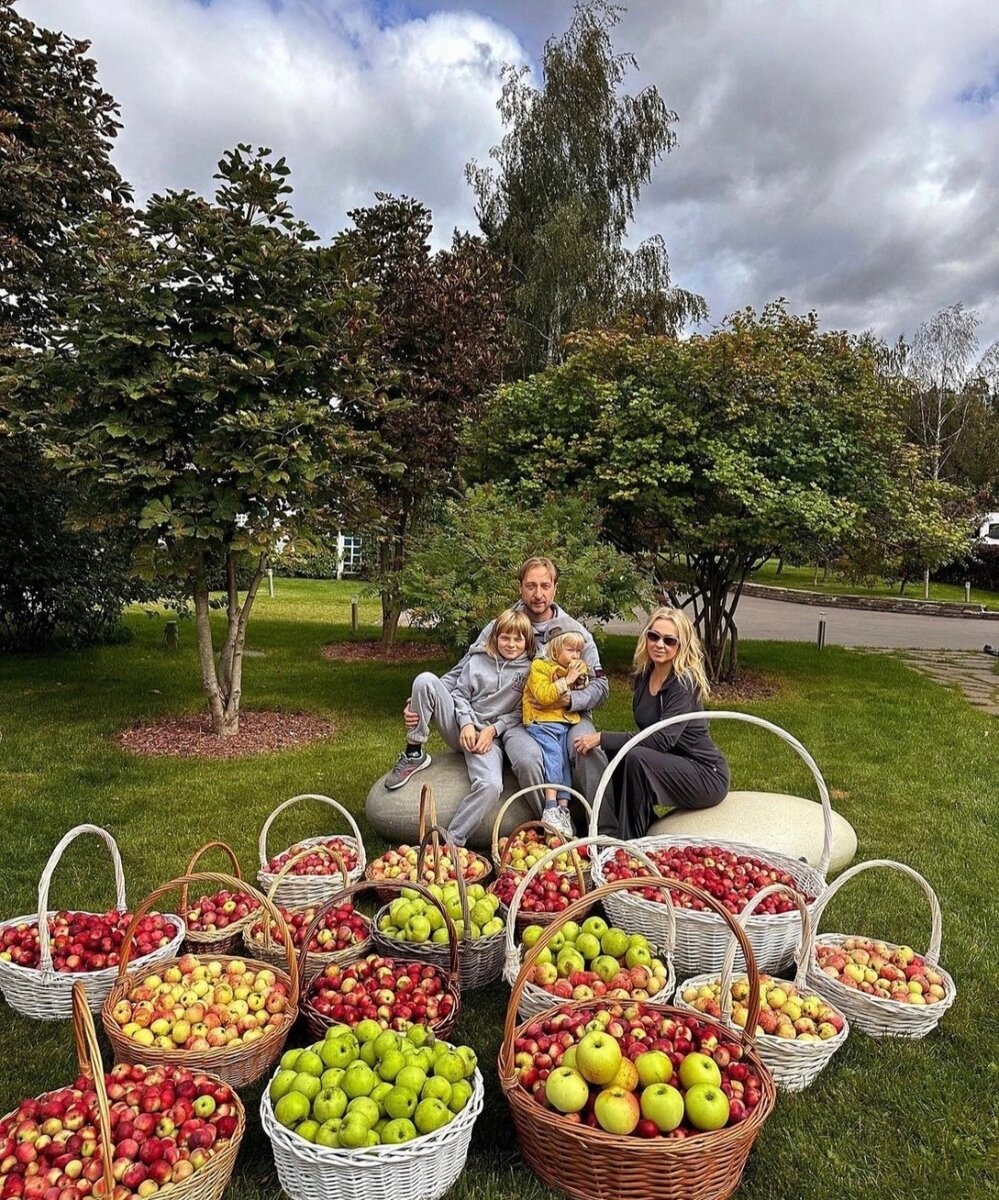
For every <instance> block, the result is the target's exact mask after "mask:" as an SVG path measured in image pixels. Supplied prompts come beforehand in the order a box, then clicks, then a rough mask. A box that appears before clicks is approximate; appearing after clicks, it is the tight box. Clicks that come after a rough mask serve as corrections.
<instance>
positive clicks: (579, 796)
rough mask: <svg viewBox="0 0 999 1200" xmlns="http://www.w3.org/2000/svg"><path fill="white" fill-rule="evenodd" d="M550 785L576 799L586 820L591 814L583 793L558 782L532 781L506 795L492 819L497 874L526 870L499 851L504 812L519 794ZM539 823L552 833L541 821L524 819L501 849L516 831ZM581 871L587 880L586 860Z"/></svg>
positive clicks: (507, 844) (539, 789)
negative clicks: (494, 817)
mask: <svg viewBox="0 0 999 1200" xmlns="http://www.w3.org/2000/svg"><path fill="white" fill-rule="evenodd" d="M552 787H555V788H558V790H559V791H560V792H568V793H569V796H570V798H571V799H573V800H577V801H578V802H579V804H580V807H581V808H582V809H583V812H585V813H586V819H587V821H589V820H590V818H591V817H592V816H593V810H592V809H591V808H590V806H589V804H588V803H587V800H586V797H585V796H584V795H583V793H582V792H577V791H576V789H575V788H567V787H566V786H565V785H564V784H561V783H559V784H555V783H532V784H529V785H528V786H527V787H525V788H521V789H520V791H519V792H514V793H513V795H511V796H508V797H507V798H506V800H504V801H503V803H502V804H501V805H500V807H499V809H498V811H497V813H496V819H495V820H494V821H493V837H492V858H493V866H494V868H495V869H496V874H497V875H498V874H499V873H500V872H501V871H516V872H518V873H519V874H522V873H523V871H526V870H527V868H526V867H523V868H521V867H512V866H511V865H510V862H509V855H507V856H506V857H505V858H504V855H503V854H501V853H500V846H499V839H500V825H501V824H502V821H503V815H504V813H505V812H506V810H507V809H508V808H509V807H510V805H511V804H513V802H514V801H515V800H519V799H520V798H521V796H526V795H528V793H530V792H541V791H544V790H545V789H546V788H552ZM539 824H540V825H541V827H542V828H543V829H544V831H545V833H547V834H551V833H554V830H553V829H552V828H551V826H550V825H545V824H544V823H543V822H539V821H525V822H524V823H523V824H522V825H520V826H518V827H517V828H516V829H515V830H514V831H513V833H511V834H510V836H509V837H508V838H507V840H506V845H505V846H504V847H503V850H504V851H506V850H508V849H509V847H510V843H511V842H512V841H513V839H514V838H515V837H516V836H517V834H518V833H521V832H523V831H524V830H525V829H528V828H531V829H533V828H536V827H537V826H538V825H539ZM556 836H560V835H556ZM562 840H563V841H566V840H568V839H566V838H563V839H562ZM583 871H584V873H585V874H586V878H587V880H589V878H590V864H589V863H588V862H584V863H583Z"/></svg>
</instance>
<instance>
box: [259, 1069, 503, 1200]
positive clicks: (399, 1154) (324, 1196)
mask: <svg viewBox="0 0 999 1200" xmlns="http://www.w3.org/2000/svg"><path fill="white" fill-rule="evenodd" d="M268 1091H269V1089H267V1088H265V1089H264V1094H263V1097H262V1099H261V1101H260V1123H261V1125H262V1126H263V1130H264V1133H265V1134H266V1135H267V1136H268V1137H269V1138H270V1140H271V1145H272V1147H273V1149H274V1162H275V1164H276V1166H277V1173H278V1180H279V1182H280V1184H281V1186H282V1188H284V1190H285V1192H287V1194H288V1195H289V1196H290V1197H291V1200H436V1198H437V1197H438V1196H443V1195H444V1193H445V1192H446V1191H447V1190H448V1188H450V1187H451V1185H452V1184H453V1183H454V1182H455V1180H456V1179H457V1178H458V1176H459V1175H460V1174H461V1172H462V1170H463V1169H464V1166H465V1160H466V1159H467V1157H468V1147H469V1143H470V1142H471V1140H472V1129H473V1127H474V1125H475V1121H476V1118H477V1117H478V1115H479V1113H480V1112H482V1102H483V1097H484V1093H485V1088H484V1086H483V1082H482V1073H481V1072H480V1071H478V1070H476V1072H475V1074H474V1076H473V1077H472V1096H471V1099H470V1100H469V1102H468V1104H466V1105H465V1107H464V1108H463V1109H462V1110H461V1112H460V1113H458V1114H457V1115H456V1116H455V1118H454V1120H453V1121H451V1122H449V1123H448V1124H447V1125H445V1126H444V1127H443V1129H438V1130H436V1132H434V1133H428V1134H424V1135H423V1136H422V1137H417V1138H414V1139H413V1140H412V1141H411V1142H404V1143H403V1144H402V1145H401V1146H385V1145H380V1146H370V1147H368V1148H367V1149H363V1150H340V1149H330V1148H328V1147H326V1146H316V1145H314V1144H313V1143H312V1142H307V1141H305V1140H304V1139H303V1138H300V1137H298V1136H297V1135H296V1134H294V1133H292V1131H291V1130H290V1129H285V1127H284V1126H283V1125H279V1124H278V1122H277V1120H276V1119H275V1116H274V1107H273V1105H272V1104H271V1101H270V1096H269V1095H268Z"/></svg>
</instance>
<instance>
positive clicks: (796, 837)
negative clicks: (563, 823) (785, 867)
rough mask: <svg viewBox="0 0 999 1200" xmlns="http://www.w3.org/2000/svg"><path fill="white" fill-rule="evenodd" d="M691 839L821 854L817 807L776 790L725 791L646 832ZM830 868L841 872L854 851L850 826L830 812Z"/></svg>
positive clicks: (808, 857)
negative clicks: (722, 796) (721, 796)
mask: <svg viewBox="0 0 999 1200" xmlns="http://www.w3.org/2000/svg"><path fill="white" fill-rule="evenodd" d="M662 834H668V835H669V836H671V837H695V838H703V839H705V841H711V842H715V841H730V842H748V843H750V844H751V845H753V846H759V847H760V848H761V849H763V850H776V851H777V852H778V853H780V854H786V855H787V856H788V857H789V858H801V859H804V860H805V861H806V862H808V863H810V864H811V866H813V867H815V866H818V863H819V856H820V855H821V853H822V805H821V804H819V803H818V802H817V801H815V800H805V799H804V798H803V797H801V796H784V795H782V794H780V793H779V792H729V794H728V795H727V796H726V797H725V799H724V800H723V801H722V802H721V804H718V805H716V806H715V807H714V808H705V809H698V810H696V811H691V810H688V809H675V810H674V811H673V812H671V813H669V814H668V816H665V817H663V818H662V820H660V821H655V822H653V824H652V826H651V827H650V829H649V836H650V837H653V836H655V835H662ZM832 835H833V836H832V858H831V859H830V862H829V872H830V873H835V872H837V871H840V870H842V869H843V867H845V866H846V865H847V864H848V863H850V862H851V861H852V859H853V856H854V855H855V854H856V853H857V835H856V833H855V832H854V829H853V826H852V825H851V824H850V822H849V821H847V820H846V818H845V817H843V816H841V815H840V814H839V813H837V812H834V813H833V814H832Z"/></svg>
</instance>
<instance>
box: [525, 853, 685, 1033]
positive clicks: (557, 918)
mask: <svg viewBox="0 0 999 1200" xmlns="http://www.w3.org/2000/svg"><path fill="white" fill-rule="evenodd" d="M605 845H611V846H626V847H628V849H629V850H634V847H633V846H632V845H631V844H630V843H628V842H622V841H619V840H618V839H617V838H612V837H606V836H604V835H603V834H598V835H597V836H595V837H585V838H577V839H576V840H575V841H573V842H569V847H570V849H571V850H573V851H575V850H577V849H578V848H579V847H580V846H605ZM563 850H565V847H564V846H559V847H557V848H556V849H554V850H549V852H548V856H554V855H556V854H559V853H561V852H562V851H563ZM636 853H637V855H638V857H639V858H641V859H642V861H643V862H644V863H645V865H646V866H647V867H648V868H649V875H650V876H651V877H652V879H653V881H654V882H658V880H659V878H660V877H659V875H657V874H656V869H655V867H654V866H653V865H652V863H651V862H650V861H649V860H648V859H647V858H646V857H645V855H644V854H643V853H642V852H641V851H640V850H639V851H637V852H636ZM548 856H546V858H541V859H539V860H538V861H537V862H536V863H535V864H534V866H533V867H531V868H530V869H529V870H528V871H527V872H526V874H525V875H524V878H523V879H522V880H521V881H520V883H519V885H518V887H517V890H516V891H515V892H514V894H513V899H512V900H511V902H510V911H509V912H508V913H507V919H506V957H505V959H504V963H503V978H504V979H505V980H506V981H507V983H509V984H510V986H511V987H513V986H514V985H515V984H516V982H517V979H518V976H519V975H520V972H521V969H522V965H523V961H524V957H525V956H524V947H523V946H518V945H517V944H516V942H515V941H514V935H515V933H516V932H518V930H517V918H518V916H519V908H520V901H521V899H522V897H523V894H524V892H525V891H526V890H527V885H528V884H529V883H530V881H531V878H532V876H533V875H536V874H537V873H538V872H539V871H543V870H544V867H545V862H546V861H547V857H548ZM648 884H649V880H646V886H648ZM594 901H595V897H594V896H593V894H592V893H591V894H590V895H589V896H588V897H586V898H585V899H583V900H578V901H576V903H575V904H572V905H570V906H569V908H567V909H565V910H564V911H563V912H560V913H554V914H553V916H554V920H551V921H549V922H548V923H547V925H546V926H545V927H546V928H550V927H551V926H552V925H561V924H564V923H565V921H566V919H567V918H566V913H568V912H570V911H571V912H573V913H576V914H577V917H578V919H579V920H583V918H584V917H585V916H586V914H587V913H588V912H589V911H590V909H591V908H592V907H593V903H594ZM662 907H663V908H664V915H665V925H666V929H665V936H664V938H663V940H662V941H661V942H660V943H659V944H658V945H656V944H655V943H650V944H651V945H652V946H653V949H655V950H656V951H661V953H662V956H663V958H664V959H665V962H666V986H665V987H664V988H663V989H662V991H661V992H656V994H655V995H654V996H650V997H649V999H648V1000H643V1001H642V1003H643V1004H665V1003H666V1002H667V1001H668V1000H669V998H670V996H672V995H673V989H674V988H675V987H676V971H675V970H674V967H673V954H674V951H675V946H676V926H675V924H674V923H673V922H672V920H671V916H672V914H673V904H672V901H671V900H670V899H669V896H668V893H667V899H666V903H665V905H664V906H662ZM577 917H573V918H572V919H573V920H576V919H577ZM529 923H533V922H529ZM557 1000H558V997H557V996H553V995H552V993H551V992H549V991H547V990H546V989H545V988H543V987H541V986H540V985H539V984H536V983H535V982H534V981H533V980H531V979H527V980H525V981H524V985H523V988H522V989H521V999H520V1017H521V1019H522V1020H525V1021H526V1020H527V1019H528V1018H529V1017H532V1016H535V1015H536V1014H538V1013H540V1012H544V1011H545V1010H546V1009H548V1008H551V1006H552V1005H553V1004H554V1003H556V1001H557Z"/></svg>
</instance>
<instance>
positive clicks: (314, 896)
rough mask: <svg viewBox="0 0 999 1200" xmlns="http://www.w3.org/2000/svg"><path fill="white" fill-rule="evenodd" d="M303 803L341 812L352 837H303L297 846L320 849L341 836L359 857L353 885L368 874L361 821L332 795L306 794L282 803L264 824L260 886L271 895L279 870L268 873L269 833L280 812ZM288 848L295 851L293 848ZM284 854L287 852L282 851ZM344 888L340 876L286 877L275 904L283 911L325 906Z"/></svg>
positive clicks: (330, 835)
mask: <svg viewBox="0 0 999 1200" xmlns="http://www.w3.org/2000/svg"><path fill="white" fill-rule="evenodd" d="M299 800H321V801H322V802H323V804H328V805H330V807H331V808H335V809H336V811H337V812H338V813H340V814H341V815H342V816H343V817H345V818H346V820H347V824H348V825H349V826H350V835H349V836H347V835H340V834H330V833H327V834H324V835H323V836H322V837H314V838H302V839H301V840H300V841H298V842H295V845H296V846H298V847H300V848H303V849H304V848H305V847H307V846H316V845H318V844H319V843H320V842H325V841H328V840H329V839H330V838H331V837H339V838H340V840H341V841H342V842H343V843H344V844H345V845H347V846H350V847H352V849H353V850H354V851H355V853H356V854H357V862H356V864H355V865H354V866H353V867H352V868H351V869H350V871H349V872H348V874H349V876H350V882H351V883H354V882H356V881H357V880H358V879H360V878H361V876H362V875H363V874H364V868H365V866H366V865H367V860H366V859H365V856H364V842H363V841H362V839H361V831H360V829H358V827H357V822H356V821H355V820H354V818H353V817H352V816H351V815H350V813H349V812H348V811H347V810H346V809H345V808H344V807H343V805H342V804H337V802H336V801H335V800H334V799H332V797H330V796H321V795H318V794H317V793H315V792H303V794H302V795H300V796H292V797H291V799H290V800H285V801H284V802H283V803H282V804H279V805H278V806H277V808H276V809H275V810H274V811H273V812H272V813H271V815H270V816H269V817H268V818H267V820H266V821H265V822H264V827H263V829H261V831H260V841H259V845H258V850H259V853H260V870H259V871H258V872H257V881H258V883H259V884H260V890H261V891H262V892H265V893H267V892H269V891H270V888H271V885H272V884H273V883H274V880H275V879H276V878H277V875H278V872H277V871H268V870H267V864H268V863H269V862H270V855H269V854H268V853H267V834H268V833H269V832H270V828H271V825H272V824H273V822H274V818H275V817H276V816H278V815H279V814H280V813H283V812H284V810H285V809H286V808H288V807H289V806H290V805H292V804H297V803H298V801H299ZM288 849H291V847H290V846H289V847H288ZM282 853H284V852H283V851H282ZM341 889H342V883H341V880H340V877H339V875H286V876H285V877H284V879H282V880H281V884H280V886H279V887H278V890H277V892H276V894H275V896H274V903H275V904H277V905H279V906H280V907H282V908H305V907H307V906H308V905H310V904H321V903H322V902H323V901H324V900H328V899H329V898H330V896H335V895H336V893H337V892H339V891H340V890H341Z"/></svg>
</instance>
